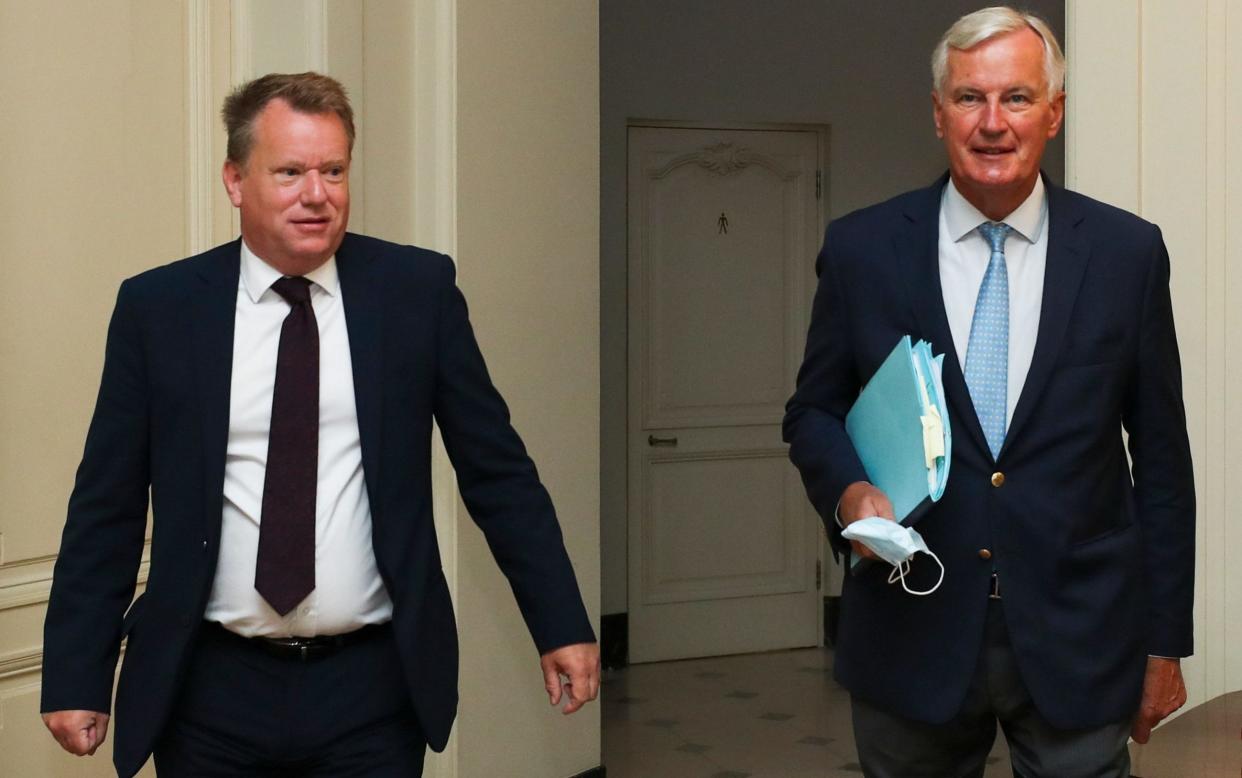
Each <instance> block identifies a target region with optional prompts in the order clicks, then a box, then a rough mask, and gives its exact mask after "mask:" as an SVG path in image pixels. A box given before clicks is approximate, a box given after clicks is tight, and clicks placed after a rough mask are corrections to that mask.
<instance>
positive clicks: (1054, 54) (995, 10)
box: [931, 5, 1065, 100]
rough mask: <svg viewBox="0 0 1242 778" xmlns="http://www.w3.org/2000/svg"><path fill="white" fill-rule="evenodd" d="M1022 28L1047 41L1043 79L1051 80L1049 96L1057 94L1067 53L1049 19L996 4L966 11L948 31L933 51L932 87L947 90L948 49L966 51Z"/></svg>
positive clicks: (1061, 82) (1061, 87)
mask: <svg viewBox="0 0 1242 778" xmlns="http://www.w3.org/2000/svg"><path fill="white" fill-rule="evenodd" d="M1023 28H1028V29H1030V30H1033V31H1034V32H1035V34H1036V35H1038V36H1039V37H1040V38H1041V39H1042V40H1043V42H1044V81H1045V82H1047V84H1048V99H1049V100H1051V99H1052V98H1054V97H1056V95H1057V93H1059V92H1061V91H1062V90H1063V89H1064V88H1065V54H1064V52H1062V51H1061V44H1059V43H1057V36H1056V35H1054V34H1053V32H1052V29H1051V28H1050V27H1048V23H1047V22H1045V21H1044V20H1043V19H1041V18H1039V17H1038V16H1036V15H1034V14H1031V13H1024V12H1022V11H1017V10H1014V9H1013V8H1010V7H1008V6H1004V5H997V6H992V7H991V8H983V9H980V10H978V11H975V12H973V13H969V14H966V15H965V16H963V17H962V18H960V19H958V20H957V21H956V22H954V23H953V26H952V27H950V28H949V29H948V30H946V31H945V33H944V37H942V38H941V39H940V42H939V43H937V44H936V48H935V50H934V51H932V58H931V67H932V88H933V89H935V90H936V94H939V95H943V94H944V80H945V76H946V75H947V74H948V71H949V49H956V50H958V51H966V50H968V49H972V48H974V47H975V46H978V45H979V44H980V43H983V42H984V41H988V40H991V39H992V38H995V37H997V36H1000V35H1004V34H1006V33H1010V32H1016V31H1018V30H1021V29H1023Z"/></svg>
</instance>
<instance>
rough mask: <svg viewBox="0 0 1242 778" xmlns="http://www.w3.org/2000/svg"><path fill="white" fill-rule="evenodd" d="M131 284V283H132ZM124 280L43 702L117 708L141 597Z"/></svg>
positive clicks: (140, 399) (136, 356) (57, 578)
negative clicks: (117, 681) (127, 616)
mask: <svg viewBox="0 0 1242 778" xmlns="http://www.w3.org/2000/svg"><path fill="white" fill-rule="evenodd" d="M127 284H128V282H127ZM127 284H123V285H122V286H121V290H120V293H119V294H118V296H117V302H116V308H115V310H114V312H113V314H112V322H111V324H110V325H109V327H108V337H107V346H106V349H105V352H104V368H103V377H102V379H101V381H100V386H99V395H98V398H97V400H96V403H95V412H94V416H93V417H92V419H91V423H90V428H89V431H88V432H87V437H86V446H85V450H84V452H83V455H82V462H81V464H80V465H79V467H78V472H77V477H76V479H75V482H74V487H73V493H72V495H71V496H70V498H69V510H68V517H67V520H66V522H65V529H64V533H63V535H62V537H61V544H60V554H59V556H58V557H57V560H56V566H55V570H54V572H53V578H52V591H51V595H50V598H49V601H48V611H47V618H46V620H45V622H44V650H43V688H42V703H41V708H42V710H44V711H53V710H79V709H80V710H96V711H102V712H107V711H109V710H111V700H112V680H113V676H114V674H115V672H116V662H117V656H118V654H119V652H120V646H121V624H122V617H123V615H124V613H125V609H126V607H127V606H128V605H129V603H130V600H131V599H132V598H133V594H134V585H135V580H136V578H137V573H138V564H139V561H140V559H141V556H142V546H143V535H144V533H145V529H146V523H147V499H148V497H147V496H148V486H149V484H150V470H149V464H148V462H149V457H148V422H147V419H148V414H147V393H146V379H145V375H144V365H143V357H142V341H141V330H140V327H139V323H138V316H137V310H136V306H135V305H134V303H133V299H132V294H131V291H132V290H131V289H130V288H129V287H128V286H127Z"/></svg>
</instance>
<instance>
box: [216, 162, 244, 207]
mask: <svg viewBox="0 0 1242 778" xmlns="http://www.w3.org/2000/svg"><path fill="white" fill-rule="evenodd" d="M220 177H221V178H222V179H223V180H224V190H225V191H226V192H228V193H229V202H230V203H232V204H233V207H234V208H240V207H241V204H242V192H241V182H242V169H241V168H240V167H238V166H237V163H236V162H234V161H233V160H231V159H226V160H224V167H223V169H221V170H220Z"/></svg>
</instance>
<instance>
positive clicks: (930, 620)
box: [784, 176, 1195, 728]
mask: <svg viewBox="0 0 1242 778" xmlns="http://www.w3.org/2000/svg"><path fill="white" fill-rule="evenodd" d="M947 180H948V177H947V176H945V177H942V178H941V179H940V180H939V181H938V182H937V183H936V184H934V185H933V186H931V187H929V188H927V189H922V190H918V191H914V192H910V193H908V194H904V195H901V196H899V197H896V198H894V199H892V200H889V201H887V202H884V203H881V204H879V205H876V206H872V207H870V208H865V209H863V210H860V211H857V212H854V213H851V214H849V215H848V216H845V217H843V218H841V219H838V220H836V221H834V222H833V223H832V224H831V225H830V226H829V227H828V231H827V234H826V236H825V238H824V246H823V249H822V251H821V252H820V255H819V258H818V261H817V265H816V270H817V273H818V275H819V286H818V290H817V292H816V295H815V302H814V308H813V314H812V321H811V327H810V333H809V335H808V341H807V348H806V358H805V361H804V363H803V365H802V368H801V370H800V372H799V374H798V385H797V390H796V391H795V393H794V395H793V397H792V398H791V399H790V401H789V404H788V406H787V409H786V416H785V423H784V436H785V440H786V441H787V442H788V443H789V444H790V457H791V459H792V460H793V462H794V464H795V465H797V467H798V469H799V470H800V471H801V474H802V478H803V482H804V483H805V485H806V489H807V493H808V494H809V496H810V499H811V501H812V503H813V504H814V505H815V507H816V509H817V510H818V511H819V513H820V515H821V516H822V517H823V519H824V522H825V525H826V527H827V528H828V531H829V535H830V538H831V539H832V541H833V544H834V547H835V548H837V549H844V548H847V547H848V546H847V544H846V543H844V542H843V540H842V539H841V537H840V529H839V528H838V527H837V524H836V522H835V520H834V518H833V517H834V512H835V509H836V505H837V501H838V500H839V499H840V497H841V494H842V492H843V491H844V490H845V487H846V486H847V485H848V484H850V483H852V482H854V481H859V480H866V474H865V473H864V471H863V468H862V466H861V464H860V463H859V461H858V457H857V455H856V454H855V452H854V449H853V447H852V446H851V445H850V442H849V438H848V437H847V435H846V433H845V429H844V424H843V420H844V417H845V414H846V413H847V412H848V410H849V408H850V406H851V404H852V403H853V401H854V398H855V397H857V395H858V392H859V389H860V387H861V386H862V385H863V384H864V383H865V382H866V381H867V379H868V378H869V377H870V376H871V374H872V373H873V372H874V371H875V369H876V368H877V367H878V366H879V365H880V363H881V361H882V360H883V359H884V357H885V356H887V354H888V353H889V351H890V350H891V349H892V348H893V346H894V345H895V344H896V343H897V340H898V338H900V337H901V336H902V335H906V334H909V335H912V336H914V337H915V338H923V339H926V340H928V341H930V342H931V344H932V347H933V349H934V350H935V351H936V352H937V353H940V352H943V353H944V354H945V355H946V356H945V360H944V385H945V392H946V394H947V395H948V403H949V418H950V423H951V426H952V431H953V453H952V463H951V466H950V473H949V482H948V487H947V489H946V490H945V493H944V496H943V497H942V499H941V500H940V501H939V502H938V503H936V504H935V505H934V507H932V508H931V509H930V510H929V511H928V513H927V514H926V515H925V516H924V517H923V518H922V519H920V520H919V523H918V530H919V532H920V533H921V534H922V535H923V537H924V538H925V539H926V540H927V543H928V545H929V547H930V548H931V549H932V550H933V551H934V552H935V553H936V554H938V555H939V557H940V559H941V560H942V561H943V562H944V566H945V576H944V583H943V585H942V586H941V587H940V589H938V590H937V591H936V592H935V593H934V594H933V595H931V596H928V597H912V596H910V595H908V594H906V593H905V592H904V591H902V589H901V587H900V586H892V585H889V584H888V583H887V582H886V581H887V575H888V573H887V571H888V566H887V565H874V566H873V569H871V570H869V571H866V572H863V573H862V574H860V575H858V576H847V578H846V581H845V587H844V591H843V593H842V603H841V623H840V640H839V645H838V648H837V656H836V675H837V678H838V680H839V681H840V682H841V683H842V684H843V685H844V686H846V687H847V688H848V689H849V690H850V691H851V693H853V694H855V695H858V696H859V697H860V698H862V699H865V700H868V701H870V702H872V703H874V704H876V705H879V706H881V707H883V708H885V709H887V710H889V711H892V712H895V713H898V714H900V715H903V716H906V717H908V718H912V719H916V720H920V721H927V722H943V721H946V720H948V719H949V718H950V717H952V716H953V715H954V714H955V713H956V712H957V710H958V709H959V707H960V706H961V704H962V702H963V700H964V699H965V696H966V692H967V687H968V684H969V682H970V679H971V675H972V673H973V671H974V668H975V666H976V662H977V661H978V658H979V652H980V648H981V645H982V640H983V631H984V629H983V628H984V617H985V614H986V610H987V607H988V588H989V579H990V576H991V574H992V571H993V568H994V567H995V569H996V571H997V572H998V575H999V580H1000V587H1001V592H1002V595H1003V597H1004V600H1003V611H1004V616H1005V619H1006V623H1007V625H1008V629H1009V634H1010V637H1011V639H1012V643H1013V649H1014V653H1015V654H1016V656H1017V660H1018V666H1019V669H1020V671H1021V674H1022V677H1023V679H1024V680H1025V681H1026V684H1027V686H1028V688H1029V690H1030V693H1031V696H1032V698H1033V700H1034V702H1035V705H1036V706H1037V708H1038V709H1039V711H1040V712H1041V713H1042V714H1043V716H1044V717H1045V718H1046V719H1047V720H1048V721H1049V722H1050V723H1051V724H1053V725H1054V726H1057V727H1061V728H1082V727H1091V726H1097V725H1102V724H1104V723H1107V722H1114V721H1120V720H1122V719H1128V718H1130V717H1132V716H1133V715H1134V714H1135V713H1136V711H1137V709H1138V701H1139V697H1140V694H1141V689H1142V681H1143V674H1144V667H1145V664H1146V657H1147V656H1148V655H1149V654H1152V655H1158V656H1169V657H1180V656H1187V655H1189V654H1190V653H1191V651H1192V648H1191V632H1192V630H1191V609H1192V600H1193V579H1194V519H1195V496H1194V482H1193V476H1192V473H1191V461H1190V446H1189V442H1188V440H1187V435H1186V419H1185V411H1184V408H1183V403H1182V386H1181V368H1180V361H1179V357H1178V350H1177V341H1176V337H1175V334H1174V329H1173V313H1172V306H1171V303H1170V297H1169V258H1168V254H1167V252H1166V250H1165V247H1164V243H1163V240H1162V239H1161V236H1160V231H1159V229H1158V228H1157V227H1155V226H1154V225H1152V224H1149V223H1147V222H1145V221H1143V220H1142V219H1139V218H1138V217H1136V216H1133V215H1131V214H1129V213H1126V212H1124V211H1121V210H1118V209H1116V208H1113V207H1110V206H1107V205H1104V204H1102V203H1099V202H1096V201H1094V200H1091V199H1089V198H1087V197H1083V196H1082V195H1079V194H1075V193H1073V192H1069V191H1066V190H1064V189H1061V188H1059V187H1056V186H1052V185H1051V184H1049V185H1048V186H1047V192H1048V209H1049V220H1050V221H1049V233H1048V254H1047V270H1046V273H1045V278H1044V288H1043V303H1042V308H1041V312H1040V320H1039V329H1038V335H1037V340H1036V345H1035V354H1034V358H1033V360H1032V362H1031V367H1030V373H1029V374H1028V376H1027V379H1026V383H1025V385H1024V386H1023V387H1022V392H1021V395H1020V399H1019V400H1018V404H1017V408H1016V409H1015V411H1014V414H1013V418H1012V419H1011V420H1010V424H1009V429H1008V433H1007V435H1006V438H1005V443H1004V447H1003V448H1002V450H1001V452H1000V455H999V458H998V459H997V460H993V458H992V455H991V453H990V451H989V450H988V447H987V444H986V442H985V440H984V436H983V431H982V428H981V427H980V425H979V421H978V418H977V417H976V416H975V413H974V408H973V406H972V405H971V400H970V395H969V393H968V391H967V388H966V383H965V379H964V378H963V376H962V372H961V369H960V367H959V365H960V362H959V355H958V354H957V353H956V351H955V350H954V346H953V339H952V336H951V334H950V331H949V324H948V320H947V318H946V315H945V310H944V301H943V296H942V294H941V287H940V274H939V263H938V251H937V244H938V237H939V231H938V230H939V227H938V225H939V208H940V197H941V193H942V192H943V189H944V186H945V183H946V182H947ZM1123 427H1124V429H1125V430H1126V432H1128V434H1129V453H1130V456H1131V457H1132V458H1133V471H1131V468H1130V467H1129V465H1128V464H1127V459H1126V449H1125V444H1124V442H1123V437H1122V429H1123ZM994 473H1002V474H1003V483H1002V485H1000V486H994V485H993V480H994V479H993V475H994ZM995 480H996V481H997V482H1000V480H1001V479H995ZM984 549H986V550H988V551H990V552H991V558H990V559H984V558H983V557H984V556H986V555H985V554H981V553H980V551H981V550H984ZM914 568H915V571H914V572H915V573H916V577H920V576H921V577H922V578H926V577H928V576H932V577H931V578H930V582H932V583H934V581H935V578H934V574H935V573H937V572H938V570H937V569H936V568H935V564H934V562H931V561H930V560H929V559H928V558H927V557H925V556H923V555H918V556H916V557H915V564H914ZM923 585H925V582H923Z"/></svg>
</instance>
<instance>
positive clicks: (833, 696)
mask: <svg viewBox="0 0 1242 778" xmlns="http://www.w3.org/2000/svg"><path fill="white" fill-rule="evenodd" d="M601 698H602V704H603V739H604V767H605V768H606V769H607V771H608V778H747V777H750V778H811V777H812V776H814V778H858V776H859V775H861V774H862V771H861V770H860V768H859V767H858V755H857V753H856V752H855V750H854V737H853V733H852V730H851V724H850V702H849V696H848V695H847V694H846V692H845V691H844V690H843V689H842V688H841V687H840V686H838V685H837V684H836V682H835V681H833V680H832V652H831V651H830V650H828V649H818V648H809V649H802V650H798V651H779V652H774V653H769V654H749V655H745V656H732V657H720V658H713V659H693V660H687V661H682V662H663V663H658V664H646V665H631V666H630V667H627V668H625V669H624V670H612V671H608V672H606V673H605V674H604V690H603V694H602V695H601ZM988 762H989V764H988V768H987V772H986V773H985V778H1001V776H1008V775H1010V771H1009V754H1008V750H1007V749H1006V748H1005V743H1004V738H997V745H996V746H995V747H994V748H993V751H992V755H991V756H990V757H988Z"/></svg>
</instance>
